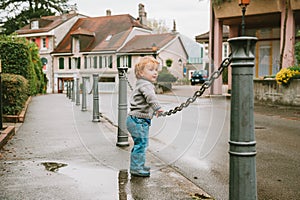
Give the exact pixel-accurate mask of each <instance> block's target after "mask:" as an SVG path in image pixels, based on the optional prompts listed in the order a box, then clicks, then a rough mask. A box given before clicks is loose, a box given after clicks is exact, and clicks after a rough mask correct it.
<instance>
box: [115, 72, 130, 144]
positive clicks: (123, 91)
mask: <svg viewBox="0 0 300 200" xmlns="http://www.w3.org/2000/svg"><path fill="white" fill-rule="evenodd" d="M127 69H128V68H127V67H119V68H118V71H119V107H118V139H117V144H116V145H117V146H119V147H123V146H129V143H128V133H127V128H126V117H127V80H126V76H125V75H126V74H125V73H126V72H127Z"/></svg>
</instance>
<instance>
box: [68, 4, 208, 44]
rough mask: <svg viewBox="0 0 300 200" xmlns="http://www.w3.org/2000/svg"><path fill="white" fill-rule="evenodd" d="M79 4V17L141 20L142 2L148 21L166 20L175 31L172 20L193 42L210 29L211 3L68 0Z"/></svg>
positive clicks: (168, 25) (180, 31) (179, 30)
mask: <svg viewBox="0 0 300 200" xmlns="http://www.w3.org/2000/svg"><path fill="white" fill-rule="evenodd" d="M69 3H70V4H74V3H76V4H77V9H78V12H79V13H80V14H84V15H87V16H90V17H97V16H105V15H106V10H108V9H109V10H111V12H112V15H118V14H130V15H131V16H133V17H135V18H137V17H138V4H139V3H142V4H144V6H145V11H146V12H147V18H149V19H156V20H164V21H165V23H166V25H167V27H168V28H169V29H170V30H171V29H172V28H173V20H175V22H176V29H177V31H178V32H179V33H181V34H183V35H186V36H188V37H189V38H191V39H194V38H195V36H196V35H199V34H202V33H205V32H207V31H208V30H209V0H185V1H183V0H69Z"/></svg>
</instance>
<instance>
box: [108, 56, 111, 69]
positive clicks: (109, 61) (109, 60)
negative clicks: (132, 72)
mask: <svg viewBox="0 0 300 200" xmlns="http://www.w3.org/2000/svg"><path fill="white" fill-rule="evenodd" d="M108 63H109V66H108V67H109V68H112V56H109V59H108Z"/></svg>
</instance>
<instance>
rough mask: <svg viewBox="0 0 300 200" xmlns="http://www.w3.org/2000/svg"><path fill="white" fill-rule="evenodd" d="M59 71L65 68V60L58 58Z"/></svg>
mask: <svg viewBox="0 0 300 200" xmlns="http://www.w3.org/2000/svg"><path fill="white" fill-rule="evenodd" d="M58 62H59V69H64V68H65V59H64V58H59V59H58Z"/></svg>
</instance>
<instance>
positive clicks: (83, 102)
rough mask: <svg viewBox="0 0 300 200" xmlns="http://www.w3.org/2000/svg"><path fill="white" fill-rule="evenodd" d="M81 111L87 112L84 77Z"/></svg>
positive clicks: (83, 81)
mask: <svg viewBox="0 0 300 200" xmlns="http://www.w3.org/2000/svg"><path fill="white" fill-rule="evenodd" d="M81 110H82V111H87V108H86V77H82V105H81Z"/></svg>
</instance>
